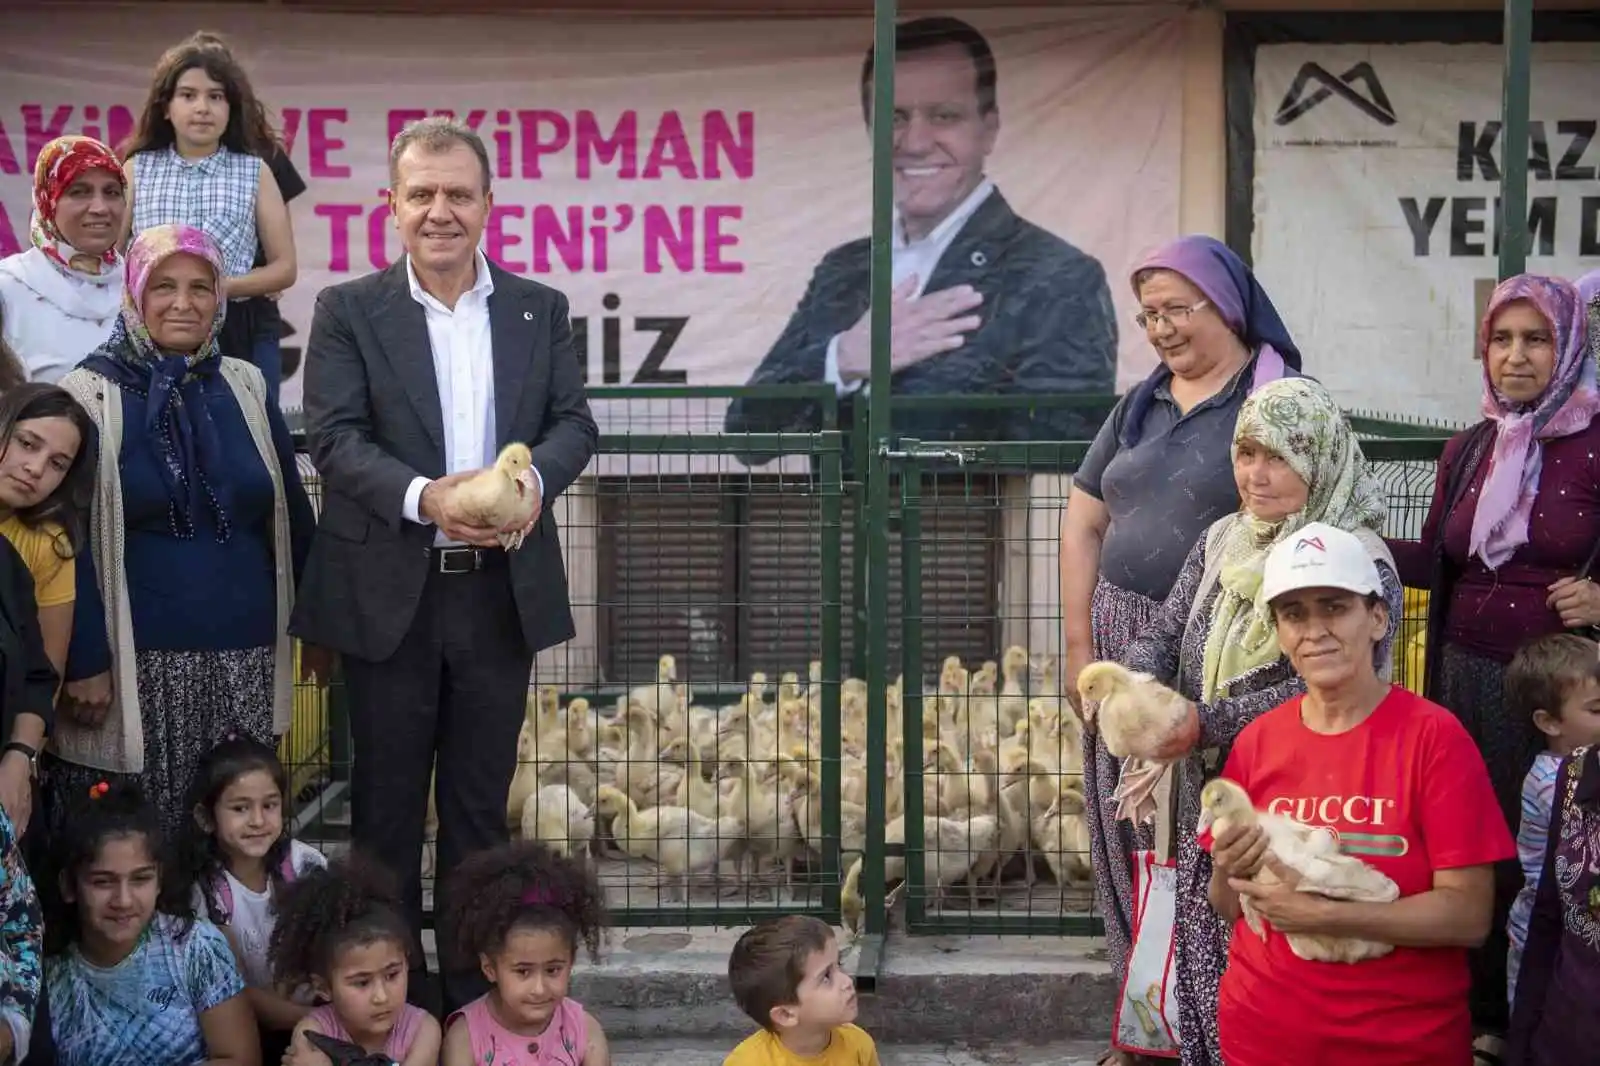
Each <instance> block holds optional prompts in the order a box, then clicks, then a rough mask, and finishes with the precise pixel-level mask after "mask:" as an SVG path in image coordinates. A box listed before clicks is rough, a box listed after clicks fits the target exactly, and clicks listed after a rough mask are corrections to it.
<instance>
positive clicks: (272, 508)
mask: <svg viewBox="0 0 1600 1066" xmlns="http://www.w3.org/2000/svg"><path fill="white" fill-rule="evenodd" d="M127 258H128V264H127V284H126V286H125V289H124V296H123V304H122V311H121V314H120V316H119V318H118V320H117V324H116V328H115V329H114V330H113V331H112V334H111V337H110V339H109V340H107V341H106V342H105V344H104V345H102V346H101V347H100V348H99V349H98V350H97V351H95V352H94V354H93V355H91V356H89V358H87V359H85V360H84V361H83V363H82V365H80V366H79V368H78V369H77V370H74V371H73V372H72V373H70V374H68V375H67V376H66V377H65V378H64V379H62V382H61V384H62V387H63V388H65V389H66V390H67V391H68V392H70V393H72V395H73V396H74V397H76V398H77V400H78V402H79V403H81V404H82V405H83V406H84V408H85V409H86V410H87V411H88V412H89V414H90V416H91V417H92V418H93V419H94V422H95V426H96V428H97V429H98V431H99V437H100V445H101V455H102V461H101V463H100V473H99V478H98V487H97V489H96V492H95V497H94V503H93V507H92V510H91V517H90V542H91V544H92V545H93V548H94V554H95V558H96V561H97V563H98V570H99V582H98V587H97V588H96V589H94V590H92V591H93V592H94V593H97V594H98V595H97V597H96V598H98V599H99V600H100V603H98V604H95V605H93V606H92V607H91V605H90V604H89V603H85V602H83V601H82V600H81V599H80V604H79V614H80V615H87V616H89V617H91V618H96V619H99V620H100V621H101V622H102V624H101V625H100V626H97V627H95V628H94V634H93V635H94V636H96V637H98V641H97V643H98V644H99V645H100V647H99V648H98V649H91V650H90V651H88V652H84V651H83V649H81V648H80V646H79V643H78V642H76V641H75V644H74V648H73V653H74V655H78V654H80V653H83V654H93V652H94V651H96V650H97V651H98V652H99V657H100V659H101V661H104V662H108V663H109V669H108V670H107V671H106V673H107V674H108V675H109V676H107V677H106V678H104V679H103V680H104V681H105V682H109V698H108V699H106V700H105V701H96V702H95V703H93V704H86V703H77V702H74V703H71V704H69V705H68V706H65V707H63V712H64V713H63V714H62V716H61V719H60V721H59V722H58V725H57V728H56V731H55V733H54V735H53V736H52V737H51V753H52V755H53V756H54V758H55V760H56V761H55V764H54V767H53V770H52V772H51V773H50V774H49V775H48V780H49V787H50V794H51V800H52V802H51V807H52V811H51V814H50V816H51V817H52V819H53V818H54V817H55V816H56V814H57V813H58V812H59V810H60V800H61V799H62V798H64V797H66V796H75V795H78V794H80V793H81V791H82V790H83V789H86V788H88V787H89V786H90V785H91V784H93V783H94V782H96V781H98V780H103V779H105V778H106V776H107V775H108V774H140V775H142V776H143V781H144V787H145V790H146V793H147V795H149V796H150V797H151V798H152V799H153V800H155V801H156V802H157V803H158V804H159V806H160V808H161V811H162V815H163V818H164V820H165V824H166V826H167V828H168V830H169V831H170V830H176V829H178V828H179V827H181V826H182V825H183V824H184V823H185V822H186V820H187V818H188V813H187V812H186V811H185V810H184V809H183V793H184V789H185V788H186V787H187V786H188V781H189V776H190V774H191V773H192V772H193V769H194V766H195V763H196V761H197V760H198V758H199V756H200V755H201V753H203V752H205V751H206V750H208V749H209V748H211V746H212V745H214V744H216V743H217V742H218V741H219V740H222V739H223V738H225V737H227V736H228V735H230V734H239V735H247V736H250V737H253V738H255V739H256V740H258V741H261V742H263V743H266V744H271V743H273V742H274V739H275V737H276V736H277V735H278V734H280V733H282V732H283V731H284V730H285V729H286V728H287V727H288V724H289V709H290V703H289V700H290V687H289V686H290V666H289V663H290V658H289V639H288V636H287V623H288V618H289V610H290V607H291V606H292V601H293V594H294V579H295V575H296V574H297V573H298V572H299V569H300V566H301V564H302V563H303V561H304V559H305V552H306V549H307V548H308V547H309V544H310V535H311V531H312V524H313V519H312V514H311V506H310V503H309V501H308V500H307V498H306V495H305V490H304V489H303V488H302V486H301V484H300V477H299V474H298V473H297V471H296V468H295V460H294V448H293V445H292V443H291V442H290V439H289V432H288V428H287V427H286V426H285V425H284V422H283V419H282V416H281V415H280V414H279V413H278V410H277V408H276V407H275V406H271V405H269V404H268V403H267V399H266V397H267V393H266V386H265V384H264V382H263V380H262V377H261V372H260V371H259V370H257V369H256V368H255V367H253V366H251V365H250V364H249V363H247V362H243V361H241V360H236V359H231V358H223V357H222V356H221V355H220V354H219V353H218V351H217V333H218V331H219V330H220V329H221V328H222V319H223V315H224V313H225V310H226V306H227V305H226V301H225V300H223V299H222V296H221V293H222V285H221V282H222V279H223V278H224V276H225V275H224V272H223V267H222V260H221V256H220V254H219V253H218V251H217V247H216V244H215V243H214V242H213V241H212V240H211V238H210V237H208V236H206V234H205V233H204V232H202V231H201V230H198V229H193V228H190V227H187V226H156V227H153V228H151V229H148V230H146V231H144V232H143V233H141V234H140V235H139V236H138V238H137V239H135V240H134V242H133V244H132V245H131V246H130V247H129V249H128V254H127ZM70 669H71V668H70V666H69V670H70Z"/></svg>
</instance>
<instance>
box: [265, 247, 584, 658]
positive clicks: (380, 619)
mask: <svg viewBox="0 0 1600 1066" xmlns="http://www.w3.org/2000/svg"><path fill="white" fill-rule="evenodd" d="M489 271H490V274H491V275H492V276H493V278H494V293H493V294H492V295H491V296H490V297H489V328H490V335H491V338H492V341H493V345H494V407H495V410H494V415H495V434H496V441H495V444H496V447H497V448H498V447H504V446H505V445H506V444H508V443H509V442H511V441H513V440H520V441H524V442H526V443H527V444H528V445H529V447H530V448H531V449H532V450H533V465H534V466H535V467H536V468H537V469H538V471H539V475H540V476H541V477H542V478H543V479H544V493H545V495H544V510H543V513H542V515H541V516H540V518H539V523H538V526H537V527H536V528H535V530H534V531H533V532H532V533H531V534H530V535H529V537H528V539H527V541H526V542H525V543H524V544H523V546H522V548H521V549H519V550H517V551H514V552H511V553H510V563H511V565H510V574H511V584H512V588H513V590H514V591H515V594H516V600H517V611H518V614H519V615H520V616H521V618H522V632H523V636H524V637H525V638H526V639H527V641H528V644H529V646H530V647H531V648H532V649H533V650H534V651H539V650H542V649H544V648H548V647H550V646H551V645H554V644H559V643H560V642H562V641H564V640H568V639H570V638H571V637H572V635H573V632H574V631H573V625H572V611H571V608H570V606H569V605H568V603H567V576H566V568H565V566H564V565H563V563H562V559H561V543H560V540H559V537H558V534H557V531H556V519H555V511H554V508H553V507H552V504H553V502H554V500H555V498H556V497H557V496H559V495H560V494H561V493H562V491H563V490H565V489H566V487H567V486H568V485H570V484H572V482H573V480H574V479H576V478H577V476H578V475H579V474H580V473H581V472H582V471H583V468H584V467H585V466H586V465H588V462H589V459H590V457H592V456H593V455H594V451H595V444H596V441H597V437H598V432H597V430H596V428H595V423H594V417H593V416H592V415H591V414H590V413H589V401H588V399H587V397H586V395H585V393H584V387H583V376H582V373H581V371H580V369H579V367H578V359H577V356H576V354H575V353H574V352H573V350H572V327H571V324H570V323H569V322H568V320H567V298H566V297H565V296H563V295H562V294H561V293H559V292H557V291H556V290H554V289H552V288H549V287H548V286H545V285H540V284H539V283H538V282H534V281H528V280H526V279H524V278H519V277H517V276H515V275H513V274H508V273H506V272H505V271H504V270H501V269H500V268H499V267H496V266H494V265H493V264H490V267H489ZM305 374H306V378H305V390H306V393H305V398H306V430H307V432H306V435H307V439H308V442H309V444H310V448H311V458H312V461H313V462H314V463H315V464H316V467H317V470H318V471H319V472H320V473H321V474H322V485H323V498H322V517H321V521H320V522H319V523H318V525H317V535H316V539H315V541H314V542H313V543H312V547H311V558H310V559H309V560H308V561H307V563H306V570H305V575H304V577H303V578H302V579H301V582H300V588H299V593H298V598H297V601H296V604H295V612H294V619H293V622H292V623H291V625H290V632H292V633H293V634H294V635H295V636H298V637H300V638H302V639H304V640H306V641H309V642H311V643H313V644H318V645H321V646H323V647H327V648H332V649H334V650H335V651H339V652H343V653H344V654H347V655H354V656H356V657H357V658H361V659H366V660H369V661H372V662H381V661H382V660H384V659H387V658H389V656H391V655H392V654H394V652H395V650H396V649H397V648H398V647H399V645H400V641H401V639H402V638H403V637H404V636H405V634H406V631H407V630H408V629H409V628H410V627H411V623H412V620H413V618H414V617H415V615H416V611H417V603H418V601H419V600H420V599H421V596H422V587H423V583H424V582H425V581H426V580H427V576H428V569H429V566H430V565H431V552H430V549H431V547H432V545H433V538H434V535H435V532H436V530H435V529H434V527H433V526H424V525H418V524H417V523H415V522H408V521H406V520H405V519H404V518H403V517H401V514H400V512H401V508H402V506H403V505H404V501H405V495H406V489H407V487H408V486H409V485H410V484H411V481H412V479H413V478H415V477H417V476H419V475H420V476H423V477H440V476H442V475H443V474H444V472H445V471H444V463H445V455H444V417H443V414H442V413H441V411H440V406H439V386H438V382H437V380H436V379H435V377H434V370H433V354H432V350H431V349H430V347H429V344H428V325H427V320H426V318H425V317H424V314H423V310H422V306H421V305H420V304H418V303H417V302H416V301H415V300H413V299H412V298H411V292H410V289H409V286H408V285H407V283H406V266H405V260H404V259H402V260H400V261H399V262H397V263H395V264H394V265H393V266H391V267H390V268H389V269H387V270H385V271H382V272H381V273H377V274H369V275H367V276H366V277H362V278H357V279H355V280H354V281H347V282H344V283H342V284H339V285H332V286H329V287H328V288H326V289H323V290H322V293H321V295H319V296H318V297H317V308H316V312H315V314H314V315H313V316H312V319H311V336H310V340H309V342H308V344H307V347H306V369H305Z"/></svg>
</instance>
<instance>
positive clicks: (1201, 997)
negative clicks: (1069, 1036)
mask: <svg viewBox="0 0 1600 1066" xmlns="http://www.w3.org/2000/svg"><path fill="white" fill-rule="evenodd" d="M1232 456H1233V476H1234V481H1235V484H1236V485H1237V487H1238V491H1239V498H1240V501H1241V503H1242V507H1241V508H1240V510H1238V511H1237V512H1235V513H1233V514H1230V515H1227V516H1225V517H1223V518H1220V519H1218V520H1217V521H1216V522H1214V523H1213V524H1212V525H1211V526H1210V528H1209V529H1207V530H1206V531H1205V533H1204V534H1202V535H1201V537H1200V539H1199V540H1198V541H1197V542H1196V544H1195V545H1194V547H1193V549H1192V550H1191V551H1190V552H1189V556H1188V558H1187V559H1186V560H1185V561H1184V564H1183V569H1182V570H1181V571H1179V573H1178V579H1177V582H1176V583H1175V584H1174V585H1173V587H1172V592H1171V593H1169V594H1168V596H1167V598H1166V600H1165V601H1163V603H1162V604H1161V607H1160V608H1159V609H1158V610H1157V612H1156V614H1155V616H1154V618H1153V619H1152V620H1151V622H1150V624H1149V625H1148V627H1147V628H1146V629H1145V630H1144V631H1143V632H1142V633H1141V634H1140V635H1139V637H1137V638H1136V639H1135V640H1134V641H1133V642H1132V643H1130V644H1129V645H1128V649H1127V651H1126V652H1125V653H1124V654H1123V656H1122V659H1121V661H1122V663H1123V665H1124V666H1127V667H1128V668H1129V669H1131V670H1139V671H1144V672H1146V673H1149V674H1152V675H1154V676H1155V677H1156V678H1157V679H1159V680H1161V681H1163V682H1165V683H1167V684H1170V685H1172V686H1173V687H1174V688H1176V689H1177V690H1178V691H1179V692H1180V693H1181V694H1182V695H1184V696H1185V697H1187V698H1188V699H1190V700H1192V701H1194V703H1193V705H1192V715H1193V718H1192V728H1191V729H1190V730H1189V731H1188V733H1189V734H1190V735H1192V736H1195V737H1197V740H1196V741H1195V742H1194V743H1193V745H1192V749H1191V750H1189V751H1188V752H1182V751H1175V752H1171V753H1169V754H1170V755H1172V756H1180V755H1184V754H1187V755H1188V757H1187V758H1184V759H1181V760H1180V761H1178V762H1176V763H1174V764H1173V768H1172V771H1171V773H1172V774H1173V780H1172V781H1171V788H1172V802H1171V806H1170V811H1167V810H1163V811H1162V812H1161V813H1160V814H1159V815H1158V817H1160V818H1161V819H1162V820H1163V823H1164V824H1163V825H1162V826H1158V827H1157V829H1158V839H1159V838H1160V836H1161V835H1163V833H1164V832H1170V833H1171V834H1172V838H1173V840H1174V842H1175V848H1174V852H1175V855H1176V858H1177V863H1178V876H1177V903H1176V908H1177V909H1176V913H1175V916H1174V921H1173V927H1174V935H1175V939H1176V972H1175V978H1176V981H1175V986H1174V989H1173V998H1174V999H1176V1001H1177V1004H1178V1017H1179V1029H1180V1031H1181V1034H1182V1047H1181V1053H1182V1062H1183V1064H1184V1066H1222V1061H1223V1060H1222V1056H1221V1052H1220V1051H1219V1050H1218V1038H1217V986H1218V982H1219V981H1220V979H1221V977H1222V972H1223V969H1224V966H1225V964H1226V961H1227V952H1228V929H1227V927H1226V926H1225V925H1224V924H1223V922H1222V921H1221V919H1219V918H1218V917H1217V915H1216V912H1215V911H1213V910H1212V908H1211V904H1210V900H1209V897H1208V893H1207V890H1208V888H1209V885H1210V879H1211V860H1210V857H1209V856H1208V855H1207V854H1206V853H1205V852H1203V851H1202V850H1201V849H1200V848H1199V847H1198V846H1197V844H1196V842H1195V835H1194V829H1195V823H1196V821H1197V819H1198V817H1199V813H1200V789H1201V787H1202V786H1203V785H1204V783H1205V781H1206V779H1207V778H1209V777H1212V776H1215V774H1216V772H1217V770H1218V769H1219V768H1220V767H1221V766H1222V764H1223V761H1224V760H1225V759H1226V758H1227V755H1228V751H1229V749H1230V748H1231V747H1232V745H1233V742H1234V739H1235V738H1236V737H1238V735H1239V732H1240V731H1241V730H1242V729H1244V727H1245V726H1247V725H1249V724H1250V722H1252V721H1253V720H1255V719H1256V718H1257V717H1259V716H1260V715H1262V714H1264V713H1266V712H1267V711H1269V710H1271V709H1272V708H1274V707H1276V706H1278V705H1279V704H1281V703H1283V702H1284V701H1285V700H1287V699H1289V698H1290V697H1292V696H1295V695H1298V694H1299V693H1300V692H1301V691H1302V690H1303V685H1302V683H1301V681H1300V679H1299V677H1298V676H1297V675H1296V674H1295V671H1294V668H1293V667H1292V666H1291V665H1290V664H1289V662H1288V660H1287V659H1286V658H1285V657H1284V655H1283V653H1282V652H1281V650H1280V649H1279V647H1278V640H1277V632H1276V630H1275V628H1274V622H1273V617H1272V613H1271V610H1270V609H1269V607H1268V605H1267V604H1266V603H1265V602H1263V600H1262V596H1261V578H1262V572H1263V569H1264V567H1265V565H1266V559H1267V555H1268V553H1270V552H1271V551H1272V548H1273V547H1274V546H1275V545H1277V544H1279V543H1282V542H1283V541H1284V540H1286V539H1287V538H1289V537H1290V536H1291V535H1293V534H1294V532H1295V531H1296V530H1298V529H1300V528H1301V527H1302V526H1305V525H1306V524H1308V523H1311V522H1322V523H1326V524H1328V525H1331V526H1335V527H1337V528H1339V529H1343V530H1346V531H1348V532H1351V533H1354V534H1356V535H1357V536H1358V537H1359V538H1360V539H1361V541H1362V543H1363V544H1364V545H1365V546H1366V547H1367V550H1368V551H1369V552H1370V553H1371V555H1372V557H1373V559H1374V561H1375V562H1376V563H1377V566H1378V572H1379V574H1380V575H1381V577H1382V580H1383V589H1384V599H1385V600H1386V601H1387V602H1388V604H1389V618H1390V619H1391V620H1392V621H1391V624H1390V629H1389V632H1388V634H1387V635H1386V636H1385V637H1384V639H1383V640H1382V641H1381V642H1380V644H1379V646H1378V648H1377V652H1376V659H1375V662H1376V663H1377V665H1378V669H1379V670H1380V672H1382V673H1383V674H1384V675H1385V676H1386V675H1387V669H1388V662H1389V648H1390V645H1391V644H1392V642H1393V639H1394V631H1395V627H1397V626H1398V623H1399V619H1400V606H1401V587H1400V582H1399V579H1398V578H1397V576H1396V575H1395V572H1394V567H1393V564H1392V562H1391V561H1390V559H1389V553H1388V551H1387V550H1386V549H1385V548H1384V545H1383V541H1382V539H1381V538H1380V537H1379V536H1378V533H1377V531H1378V529H1379V528H1380V527H1381V526H1382V525H1383V521H1384V517H1385V502H1384V497H1383V493H1382V491H1381V490H1380V489H1379V488H1378V485H1377V482H1376V481H1375V480H1374V479H1373V477H1372V474H1371V471H1370V469H1369V467H1368V466H1367V462H1366V459H1365V457H1364V456H1362V454H1361V447H1360V445H1359V444H1357V443H1356V439H1355V434H1354V433H1353V432H1352V431H1351V429H1350V425H1349V423H1348V422H1346V421H1345V417H1344V414H1343V413H1342V412H1341V411H1340V410H1339V405H1338V404H1337V403H1336V402H1335V401H1334V399H1333V396H1332V395H1331V394H1330V393H1329V392H1328V390H1327V389H1326V388H1325V387H1323V386H1322V385H1321V384H1319V383H1318V382H1316V381H1313V380H1311V379H1310V378H1281V379H1279V380H1277V381H1273V382H1270V383H1268V384H1266V385H1263V386H1262V387H1261V388H1259V389H1257V390H1256V391H1255V392H1254V393H1252V394H1251V395H1250V396H1249V398H1248V399H1246V400H1245V401H1244V404H1243V405H1242V407H1241V408H1240V410H1239V419H1238V422H1237V424H1236V426H1235V429H1234V433H1233V445H1232Z"/></svg>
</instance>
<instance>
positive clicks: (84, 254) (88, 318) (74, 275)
mask: <svg viewBox="0 0 1600 1066" xmlns="http://www.w3.org/2000/svg"><path fill="white" fill-rule="evenodd" d="M126 186H127V181H126V179H125V178H124V177H123V176H122V165H121V164H120V163H118V162H117V158H116V156H115V155H113V154H112V152H111V149H109V148H107V147H106V146H105V145H103V144H101V143H100V142H99V141H96V140H92V139H90V138H88V137H57V138H56V139H55V140H53V141H51V142H50V143H49V144H47V145H45V146H44V148H43V149H42V150H41V151H40V152H39V160H38V162H37V163H36V164H35V165H34V168H33V222H32V225H31V227H30V229H29V236H30V237H31V238H32V240H33V247H32V248H29V249H28V250H27V251H24V252H20V253H18V254H17V255H13V256H8V257H7V258H5V259H3V260H0V320H3V322H4V332H3V334H0V347H4V346H9V347H10V348H11V350H12V351H14V352H15V353H16V354H17V356H18V357H19V358H20V359H21V361H22V367H23V370H24V372H25V374H26V376H27V377H28V378H29V379H31V380H33V381H48V382H52V383H53V382H56V381H59V380H60V379H61V376H62V375H63V374H65V373H66V372H67V371H68V370H71V369H72V368H73V367H75V366H77V365H78V360H80V359H82V358H83V353H84V352H88V351H93V350H94V349H95V348H98V347H99V346H100V345H101V344H102V343H103V342H104V341H105V339H106V337H107V336H108V335H110V333H111V327H112V324H113V323H114V322H115V321H116V317H117V308H118V307H120V306H121V302H122V259H121V257H120V256H119V255H118V254H117V249H116V243H117V240H118V238H119V236H120V235H121V233H122V228H123V223H124V220H125V218H126V216H127V212H128V202H127V197H126Z"/></svg>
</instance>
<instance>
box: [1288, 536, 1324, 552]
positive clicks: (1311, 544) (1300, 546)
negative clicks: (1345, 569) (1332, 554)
mask: <svg viewBox="0 0 1600 1066" xmlns="http://www.w3.org/2000/svg"><path fill="white" fill-rule="evenodd" d="M1307 548H1315V549H1317V551H1319V552H1322V553H1323V554H1327V551H1328V548H1327V546H1326V545H1325V544H1323V543H1322V538H1321V537H1301V538H1300V539H1299V540H1298V541H1296V542H1295V545H1294V553H1295V554H1296V555H1299V554H1300V553H1301V552H1302V551H1304V550H1305V549H1307Z"/></svg>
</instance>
